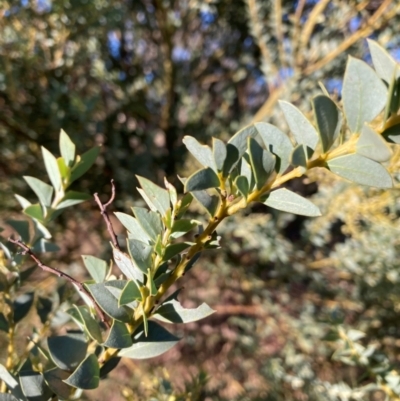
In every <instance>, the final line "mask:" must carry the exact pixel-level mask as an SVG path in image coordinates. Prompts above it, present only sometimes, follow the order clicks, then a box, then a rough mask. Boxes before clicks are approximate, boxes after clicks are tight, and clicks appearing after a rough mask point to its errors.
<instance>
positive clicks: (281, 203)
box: [264, 188, 321, 217]
mask: <svg viewBox="0 0 400 401" xmlns="http://www.w3.org/2000/svg"><path fill="white" fill-rule="evenodd" d="M264 204H265V205H267V206H269V207H272V208H274V209H277V210H281V211H283V212H288V213H294V214H300V215H302V216H311V217H314V216H321V212H320V211H319V209H318V207H317V206H315V205H314V204H313V203H312V202H310V201H309V200H307V199H305V198H303V197H302V196H300V195H297V194H296V193H294V192H292V191H289V190H288V189H286V188H280V189H276V190H275V191H272V192H271V193H270V194H269V196H268V198H267V200H266V201H264Z"/></svg>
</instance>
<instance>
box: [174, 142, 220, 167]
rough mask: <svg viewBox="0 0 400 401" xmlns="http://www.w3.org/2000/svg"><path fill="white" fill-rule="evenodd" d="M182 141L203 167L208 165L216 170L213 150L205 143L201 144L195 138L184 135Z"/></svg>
mask: <svg viewBox="0 0 400 401" xmlns="http://www.w3.org/2000/svg"><path fill="white" fill-rule="evenodd" d="M182 142H183V143H184V144H185V146H186V148H187V149H188V151H189V152H190V153H191V154H192V155H193V156H194V157H195V158H196V159H197V160H198V162H199V163H200V164H202V165H203V166H204V167H210V168H211V169H213V170H216V165H215V161H214V156H213V152H212V150H211V149H210V147H209V146H207V145H201V144H200V143H199V142H198V141H197V139H196V138H193V137H192V136H188V135H186V136H185V137H184V138H183V140H182Z"/></svg>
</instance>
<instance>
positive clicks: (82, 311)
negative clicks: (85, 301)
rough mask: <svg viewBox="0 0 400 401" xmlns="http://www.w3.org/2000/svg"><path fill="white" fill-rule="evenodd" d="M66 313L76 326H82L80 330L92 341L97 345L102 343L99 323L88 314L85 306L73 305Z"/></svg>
mask: <svg viewBox="0 0 400 401" xmlns="http://www.w3.org/2000/svg"><path fill="white" fill-rule="evenodd" d="M67 313H68V314H70V315H71V316H72V317H73V318H74V320H75V321H76V322H77V324H79V325H81V326H82V329H84V330H85V331H86V333H88V335H89V336H90V337H91V338H92V339H93V340H95V341H97V342H98V343H102V342H103V339H102V336H101V331H100V326H99V323H98V322H97V320H96V319H95V318H94V317H93V316H92V314H91V313H90V312H89V309H88V307H87V306H77V305H73V307H72V308H70V309H68V311H67Z"/></svg>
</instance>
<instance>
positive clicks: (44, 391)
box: [20, 371, 51, 401]
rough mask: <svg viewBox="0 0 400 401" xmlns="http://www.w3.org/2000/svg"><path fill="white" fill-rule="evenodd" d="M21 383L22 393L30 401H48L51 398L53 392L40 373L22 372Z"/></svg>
mask: <svg viewBox="0 0 400 401" xmlns="http://www.w3.org/2000/svg"><path fill="white" fill-rule="evenodd" d="M20 383H21V389H22V392H23V393H24V395H25V397H26V398H27V399H28V400H29V401H47V400H48V399H49V398H50V396H51V390H50V389H49V388H48V387H47V385H46V382H45V381H44V378H43V376H42V375H41V374H40V373H38V372H33V371H31V372H22V373H21V374H20Z"/></svg>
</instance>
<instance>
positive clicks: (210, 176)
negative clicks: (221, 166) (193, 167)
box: [185, 167, 220, 192]
mask: <svg viewBox="0 0 400 401" xmlns="http://www.w3.org/2000/svg"><path fill="white" fill-rule="evenodd" d="M219 186H220V182H219V178H218V176H217V174H216V173H215V171H214V170H212V169H211V168H209V167H208V168H205V169H202V170H199V171H196V172H195V173H193V174H192V175H191V176H190V177H189V178H188V179H187V180H186V182H185V192H193V191H201V190H204V189H208V188H218V187H219Z"/></svg>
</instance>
